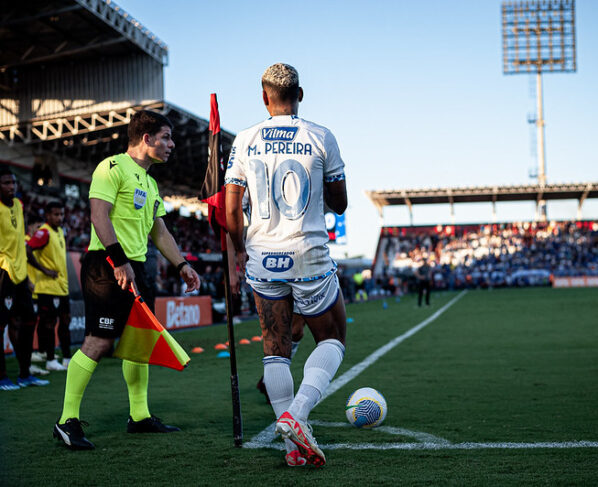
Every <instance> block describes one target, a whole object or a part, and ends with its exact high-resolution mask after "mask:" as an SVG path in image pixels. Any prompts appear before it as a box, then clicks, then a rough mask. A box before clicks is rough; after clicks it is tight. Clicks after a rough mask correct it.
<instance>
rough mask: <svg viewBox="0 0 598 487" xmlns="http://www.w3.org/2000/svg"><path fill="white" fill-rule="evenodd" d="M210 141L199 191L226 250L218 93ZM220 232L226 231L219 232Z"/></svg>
mask: <svg viewBox="0 0 598 487" xmlns="http://www.w3.org/2000/svg"><path fill="white" fill-rule="evenodd" d="M209 130H210V139H209V143H208V168H207V169H206V176H205V179H204V182H203V185H202V187H201V190H200V191H199V199H200V200H202V201H203V202H204V203H207V204H208V212H209V213H208V215H209V217H208V218H209V221H210V225H211V226H212V228H213V229H214V233H216V235H218V234H219V233H220V236H221V240H222V245H223V246H222V248H223V249H225V248H226V240H225V234H224V232H226V213H225V209H224V172H225V169H224V161H223V159H222V144H221V143H220V114H219V113H218V101H217V100H216V93H212V94H211V95H210V127H209ZM219 230H224V231H223V232H219Z"/></svg>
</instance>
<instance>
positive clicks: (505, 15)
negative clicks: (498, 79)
mask: <svg viewBox="0 0 598 487" xmlns="http://www.w3.org/2000/svg"><path fill="white" fill-rule="evenodd" d="M502 40H503V73H504V74H521V73H530V74H533V73H536V106H537V114H536V130H537V137H536V140H537V144H538V145H537V147H538V149H537V157H538V184H539V185H540V187H541V188H542V187H544V186H545V185H546V155H545V143H544V107H543V99H542V73H543V72H549V73H574V72H575V70H576V69H577V65H576V56H575V0H520V1H506V2H503V4H502ZM537 204H538V213H539V217H540V219H541V220H546V201H544V200H540V201H538V203H537Z"/></svg>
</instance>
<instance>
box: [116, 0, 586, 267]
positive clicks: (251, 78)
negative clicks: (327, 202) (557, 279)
mask: <svg viewBox="0 0 598 487" xmlns="http://www.w3.org/2000/svg"><path fill="white" fill-rule="evenodd" d="M117 3H118V5H120V6H122V7H123V8H124V9H125V10H127V11H128V12H129V13H130V14H131V15H132V16H133V17H135V18H136V19H137V20H139V21H140V22H141V23H142V24H144V25H145V26H146V27H147V28H148V29H150V30H151V31H152V32H154V33H155V34H156V35H157V36H158V37H160V38H161V39H162V40H163V41H165V42H166V43H167V44H168V46H169V50H170V64H169V66H168V67H167V68H166V71H165V77H166V96H165V98H166V100H167V101H170V102H172V103H174V104H176V105H179V106H181V107H183V108H185V109H187V110H189V111H191V112H193V113H195V114H197V115H199V116H201V117H204V118H208V116H209V95H210V93H212V92H215V93H217V94H218V100H219V105H220V116H221V123H222V127H223V128H225V129H227V130H229V131H231V132H234V133H237V132H238V131H240V130H242V129H244V128H246V127H248V126H250V125H253V124H254V123H257V122H258V121H260V120H262V119H263V118H265V117H266V116H267V113H266V111H265V109H264V107H263V105H262V102H261V92H260V90H261V88H260V77H261V74H262V72H263V71H264V69H265V68H266V67H268V66H269V65H271V64H273V63H275V62H285V63H289V64H292V65H293V66H295V67H296V68H297V69H298V71H299V75H300V82H301V85H302V86H303V88H304V90H305V99H304V101H303V103H302V104H301V105H300V111H299V115H300V116H302V117H303V118H306V119H309V120H313V121H315V122H317V123H320V124H323V125H326V126H327V127H329V128H330V129H331V130H332V131H333V132H334V133H335V135H336V137H337V139H338V142H339V146H340V148H341V154H342V156H343V159H344V160H345V163H346V173H347V186H348V190H349V208H348V210H347V237H348V242H349V243H348V245H347V246H346V247H345V248H339V249H337V250H336V251H334V255H339V250H342V252H343V253H344V252H346V253H347V254H348V255H349V256H354V255H358V254H362V255H365V256H366V257H373V253H374V250H375V245H376V243H377V240H378V233H379V229H380V220H379V217H378V213H377V211H376V210H375V208H374V206H373V205H372V204H371V203H370V201H369V199H367V198H366V196H365V195H364V191H365V190H374V189H402V188H421V187H446V186H480V185H495V184H498V185H500V184H526V183H530V182H533V181H532V180H530V179H529V177H528V170H529V168H530V167H532V166H535V165H536V162H535V159H534V158H533V157H532V155H531V150H530V148H531V146H532V145H533V144H532V140H531V136H530V127H529V125H528V123H527V114H528V113H529V112H531V111H533V110H534V109H535V98H533V97H532V96H531V95H530V76H529V75H514V76H505V75H503V74H502V41H501V13H500V6H501V2H500V1H499V0H454V1H448V0H430V1H421V2H419V1H400V0H394V1H392V0H388V1H372V2H363V1H359V2H358V1H353V0H345V1H326V0H319V1H311V0H307V1H302V2H281V1H271V0H262V1H260V2H249V1H241V0H239V1H226V0H220V1H214V2H207V1H191V0H189V1H174V0H173V1H170V2H163V1H160V2H159V1H156V0H117ZM576 29H577V36H576V40H577V66H578V69H577V72H576V73H573V74H547V75H545V76H544V117H545V121H546V161H547V162H546V163H547V176H548V182H549V183H558V182H587V181H593V182H597V181H598V155H597V151H596V148H595V144H596V140H598V136H597V134H598V127H597V121H596V114H597V113H598V94H597V90H598V54H596V53H598V2H596V1H594V0H577V2H576ZM576 208H577V203H576V202H574V201H572V202H566V203H555V204H549V206H548V214H549V218H554V219H567V218H575V215H576ZM455 213H456V219H457V222H482V221H490V220H491V205H490V204H474V205H456V206H455ZM497 213H498V220H499V221H513V220H530V219H532V218H533V215H534V206H533V204H516V203H515V204H514V203H502V204H499V205H497ZM384 216H385V219H384V222H385V223H386V224H409V217H408V212H407V209H406V208H404V207H399V208H393V209H390V210H386V211H385V215H384ZM583 217H584V218H598V203H597V202H594V201H587V202H586V204H585V206H584V212H583ZM414 223H415V224H428V223H450V214H449V208H448V206H446V205H445V206H423V207H415V211H414Z"/></svg>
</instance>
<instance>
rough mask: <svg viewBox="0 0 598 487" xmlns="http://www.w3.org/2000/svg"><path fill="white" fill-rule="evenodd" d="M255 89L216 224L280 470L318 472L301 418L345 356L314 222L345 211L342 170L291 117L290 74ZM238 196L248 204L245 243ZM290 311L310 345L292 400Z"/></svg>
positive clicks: (335, 153) (342, 319)
mask: <svg viewBox="0 0 598 487" xmlns="http://www.w3.org/2000/svg"><path fill="white" fill-rule="evenodd" d="M262 88H263V90H262V98H263V101H264V104H265V105H266V109H267V110H268V112H269V114H270V118H268V119H267V120H265V121H263V122H261V123H259V124H257V125H254V126H253V127H251V128H249V129H247V130H244V131H242V132H241V133H239V135H237V137H236V139H235V142H234V144H233V147H232V149H231V155H230V159H229V162H228V168H227V172H226V179H225V185H226V213H227V214H226V223H227V228H228V230H229V233H230V236H231V238H232V241H233V243H234V247H235V251H236V257H237V261H238V262H239V265H240V267H241V270H242V271H243V272H245V275H246V277H247V279H248V282H249V283H250V285H251V287H252V288H253V291H254V295H255V301H256V306H257V309H258V314H259V318H260V324H261V327H262V335H263V337H264V341H263V343H264V359H263V362H264V382H265V384H266V388H267V391H268V396H269V398H270V401H271V404H272V408H273V409H274V413H275V415H276V417H277V419H278V420H277V423H276V431H277V432H278V433H280V434H281V435H282V436H283V437H284V438H285V440H290V441H285V444H286V447H287V455H286V460H287V464H288V465H290V466H298V465H303V464H305V463H306V462H307V463H311V464H314V465H323V464H324V463H325V462H326V458H325V456H324V453H323V452H322V450H321V449H320V448H319V447H318V444H317V443H316V441H315V439H314V438H313V436H312V433H311V430H310V427H309V426H308V425H307V418H308V415H309V413H310V411H311V410H312V408H313V407H314V406H315V405H316V403H317V402H318V400H319V399H320V398H321V397H322V394H323V393H324V391H325V390H326V388H327V387H328V385H329V384H330V381H331V380H332V378H333V377H334V375H335V374H336V371H337V370H338V367H339V366H340V364H341V361H342V359H343V355H344V352H345V346H344V342H345V327H346V316H345V305H344V301H343V297H342V293H341V292H340V287H339V282H338V278H337V276H336V264H335V262H334V261H333V260H332V259H331V258H330V255H329V251H328V247H327V245H326V244H327V242H328V233H327V231H326V223H325V221H324V202H326V203H327V204H328V206H329V207H330V208H331V209H332V210H333V211H335V212H336V213H338V214H341V213H343V212H344V211H345V208H346V207H347V192H346V187H345V174H344V163H343V161H342V159H341V156H340V151H339V148H338V145H337V143H336V139H335V138H334V136H333V135H332V133H331V132H330V131H329V130H328V129H326V128H325V127H322V126H320V125H316V124H315V123H312V122H309V121H307V120H303V119H301V118H299V117H298V116H297V113H298V107H299V102H300V101H301V100H302V99H303V90H302V88H300V87H299V75H298V73H297V71H296V70H295V68H293V67H292V66H289V65H287V64H282V63H278V64H274V65H273V66H270V67H269V68H268V69H266V71H265V73H264V75H263V76H262ZM245 191H247V192H248V193H249V199H250V204H251V221H250V222H249V226H248V229H247V237H246V240H244V238H243V211H242V199H243V195H244V193H245ZM293 302H294V303H296V305H297V307H298V310H299V312H300V313H301V314H302V315H303V317H304V318H305V321H306V322H307V325H308V327H309V329H310V331H311V333H312V335H313V336H314V339H315V341H316V343H317V345H316V348H315V349H314V351H313V352H312V353H311V355H310V356H309V357H308V359H307V361H306V363H305V368H304V376H303V381H302V383H301V386H300V387H299V390H298V391H297V395H296V396H295V397H293V377H292V375H291V371H290V368H289V364H290V356H291V339H292V338H291V337H292V335H291V322H292V315H293ZM291 442H292V443H293V444H294V445H296V446H293V445H292V444H291ZM297 448H298V449H297Z"/></svg>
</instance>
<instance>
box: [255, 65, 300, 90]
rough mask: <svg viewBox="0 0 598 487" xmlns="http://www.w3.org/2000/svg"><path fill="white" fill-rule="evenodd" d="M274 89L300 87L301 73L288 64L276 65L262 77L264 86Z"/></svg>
mask: <svg viewBox="0 0 598 487" xmlns="http://www.w3.org/2000/svg"><path fill="white" fill-rule="evenodd" d="M264 84H267V85H270V86H272V87H274V88H293V87H295V86H297V87H298V86H299V73H298V72H297V70H296V69H295V68H294V67H293V66H290V65H288V64H284V63H276V64H273V65H272V66H270V67H269V68H268V69H266V71H264V74H263V75H262V85H264Z"/></svg>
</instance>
